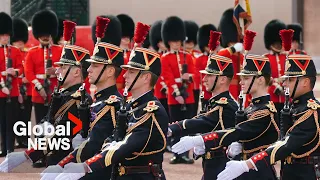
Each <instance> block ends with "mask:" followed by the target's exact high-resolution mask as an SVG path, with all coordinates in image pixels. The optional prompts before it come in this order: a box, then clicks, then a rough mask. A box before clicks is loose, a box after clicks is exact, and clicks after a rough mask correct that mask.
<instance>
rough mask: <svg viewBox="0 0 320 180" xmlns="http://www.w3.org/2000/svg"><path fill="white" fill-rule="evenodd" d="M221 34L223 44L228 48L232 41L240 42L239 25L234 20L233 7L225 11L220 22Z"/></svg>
mask: <svg viewBox="0 0 320 180" xmlns="http://www.w3.org/2000/svg"><path fill="white" fill-rule="evenodd" d="M218 28H219V31H220V32H221V33H222V34H221V41H220V42H221V43H220V44H221V46H222V47H224V48H226V47H228V44H229V43H231V42H238V31H237V26H236V25H235V24H234V22H233V9H231V8H230V9H227V10H226V11H225V12H223V14H222V17H221V19H220V23H219V27H218Z"/></svg>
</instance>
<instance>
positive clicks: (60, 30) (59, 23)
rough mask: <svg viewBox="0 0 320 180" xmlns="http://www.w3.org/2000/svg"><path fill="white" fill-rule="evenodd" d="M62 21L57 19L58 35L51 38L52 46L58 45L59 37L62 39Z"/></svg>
mask: <svg viewBox="0 0 320 180" xmlns="http://www.w3.org/2000/svg"><path fill="white" fill-rule="evenodd" d="M63 21H64V19H61V18H58V33H57V35H56V36H55V37H53V38H52V40H53V44H58V43H59V41H60V39H61V37H63Z"/></svg>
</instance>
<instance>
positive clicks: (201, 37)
mask: <svg viewBox="0 0 320 180" xmlns="http://www.w3.org/2000/svg"><path fill="white" fill-rule="evenodd" d="M210 31H217V28H216V27H215V26H214V25H213V24H205V25H203V26H201V27H200V28H199V30H198V34H197V40H198V45H199V48H200V50H201V52H205V50H204V48H205V47H206V46H208V43H209V39H210Z"/></svg>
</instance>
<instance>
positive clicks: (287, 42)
mask: <svg viewBox="0 0 320 180" xmlns="http://www.w3.org/2000/svg"><path fill="white" fill-rule="evenodd" d="M293 32H294V30H292V29H288V30H287V29H282V30H280V33H279V34H280V37H281V40H282V47H283V49H284V50H285V51H290V49H291V43H292V38H293Z"/></svg>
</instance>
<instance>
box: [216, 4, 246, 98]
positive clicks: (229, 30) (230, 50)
mask: <svg viewBox="0 0 320 180" xmlns="http://www.w3.org/2000/svg"><path fill="white" fill-rule="evenodd" d="M219 30H220V32H221V33H222V34H221V44H220V45H221V46H222V47H223V48H225V49H223V50H221V51H224V53H223V56H226V57H229V58H231V59H232V64H233V69H234V76H233V79H232V82H231V84H230V87H229V90H230V93H231V95H232V96H233V97H234V98H235V99H238V96H239V93H240V85H239V82H240V78H239V76H237V73H239V72H240V69H242V67H241V65H242V62H243V55H242V53H240V51H241V50H242V48H241V46H242V45H240V44H236V43H237V42H239V38H238V31H237V27H236V25H235V24H234V22H233V9H227V10H226V11H225V12H224V13H223V14H222V17H221V19H220V24H219ZM227 54H229V56H228V55H227Z"/></svg>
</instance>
